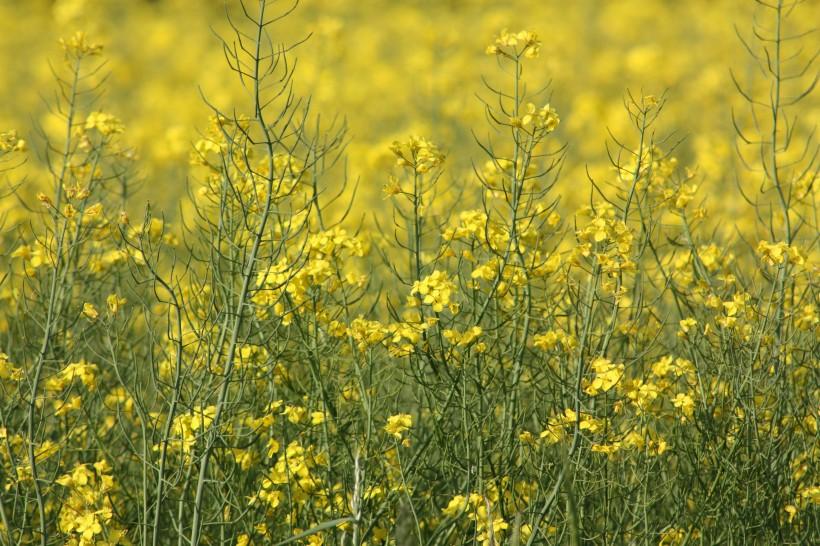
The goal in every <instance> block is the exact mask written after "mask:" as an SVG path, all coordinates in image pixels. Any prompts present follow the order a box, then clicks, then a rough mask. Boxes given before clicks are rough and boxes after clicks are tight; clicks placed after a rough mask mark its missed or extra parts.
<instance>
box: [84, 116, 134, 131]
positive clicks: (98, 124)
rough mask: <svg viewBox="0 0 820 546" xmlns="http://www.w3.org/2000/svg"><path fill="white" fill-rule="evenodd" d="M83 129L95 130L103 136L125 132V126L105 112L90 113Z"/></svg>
mask: <svg viewBox="0 0 820 546" xmlns="http://www.w3.org/2000/svg"><path fill="white" fill-rule="evenodd" d="M85 128H86V130H92V129H95V130H97V131H99V132H100V134H102V135H105V136H110V135H114V134H117V133H122V132H123V131H124V130H125V126H124V125H123V124H122V122H121V121H120V120H119V119H118V118H116V117H114V116H112V115H111V114H106V113H105V112H91V113H90V114H88V117H87V118H86V120H85Z"/></svg>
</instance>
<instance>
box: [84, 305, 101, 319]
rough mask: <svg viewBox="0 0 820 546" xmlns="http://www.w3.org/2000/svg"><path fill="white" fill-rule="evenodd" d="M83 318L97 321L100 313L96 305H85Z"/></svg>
mask: <svg viewBox="0 0 820 546" xmlns="http://www.w3.org/2000/svg"><path fill="white" fill-rule="evenodd" d="M83 316H84V317H85V318H87V319H88V320H97V317H99V316H100V312H99V311H97V308H96V307H94V304H92V303H88V302H86V303H84V304H83Z"/></svg>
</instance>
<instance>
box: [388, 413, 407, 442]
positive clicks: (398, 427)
mask: <svg viewBox="0 0 820 546" xmlns="http://www.w3.org/2000/svg"><path fill="white" fill-rule="evenodd" d="M412 426H413V416H412V415H410V414H409V413H399V414H397V415H391V416H390V417H388V418H387V424H386V425H385V426H384V430H385V432H387V433H388V434H390V435H391V436H393V437H394V438H395V439H397V440H400V439H401V436H402V434H403V433H405V432H407V431H408V430H410V427H412Z"/></svg>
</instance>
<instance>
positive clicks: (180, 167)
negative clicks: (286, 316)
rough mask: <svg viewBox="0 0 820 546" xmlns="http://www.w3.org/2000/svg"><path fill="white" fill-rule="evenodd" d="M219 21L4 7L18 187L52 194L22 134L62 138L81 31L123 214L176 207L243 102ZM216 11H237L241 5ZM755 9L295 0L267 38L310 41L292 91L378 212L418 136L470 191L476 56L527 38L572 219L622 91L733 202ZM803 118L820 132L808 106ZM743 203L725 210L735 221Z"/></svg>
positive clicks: (662, 1) (131, 1)
mask: <svg viewBox="0 0 820 546" xmlns="http://www.w3.org/2000/svg"><path fill="white" fill-rule="evenodd" d="M569 4H571V5H572V6H571V7H572V9H568V6H569ZM280 5H281V6H282V7H285V6H287V5H288V4H287V3H286V2H280ZM225 9H226V4H225V3H223V2H222V1H221V0H198V1H191V0H155V1H149V0H54V1H46V0H26V1H16V0H15V1H12V0H0V70H1V71H2V73H3V74H4V75H5V76H6V77H5V78H4V80H5V81H4V85H3V86H2V87H0V126H2V127H3V128H6V129H16V130H18V132H20V133H21V134H22V135H23V136H24V137H25V138H26V140H27V141H28V142H29V143H30V148H31V153H30V157H29V161H28V164H27V166H26V167H25V169H24V172H25V174H26V175H27V184H31V185H36V184H37V183H38V181H44V180H47V176H46V173H45V171H44V169H43V164H42V161H41V158H42V149H43V147H44V145H43V142H42V139H40V138H38V137H37V135H36V134H35V133H34V131H33V130H32V126H33V124H34V123H37V124H40V125H42V126H43V128H44V129H45V131H46V133H48V132H49V131H50V128H51V127H52V126H54V125H55V123H54V121H50V120H49V117H48V116H47V109H46V106H45V103H44V99H45V100H50V99H51V98H52V97H50V96H49V90H52V89H55V85H54V83H53V80H52V74H51V69H50V65H49V62H51V63H59V62H60V60H61V50H60V48H59V45H58V40H59V38H61V37H63V36H69V35H71V34H73V33H74V32H75V31H77V30H82V31H85V32H86V33H88V35H89V36H90V37H91V38H92V39H93V40H95V41H97V42H100V43H102V44H103V45H104V46H105V50H104V56H105V58H106V59H108V61H109V62H108V64H107V66H106V68H105V69H106V70H108V71H109V72H110V78H109V80H108V81H107V83H106V86H105V92H104V94H103V96H102V97H101V98H100V100H99V103H98V107H99V108H100V109H102V110H104V111H106V112H110V113H112V114H114V115H116V116H118V117H119V118H121V119H122V120H123V122H124V123H125V125H126V133H125V141H126V142H128V143H129V144H131V145H133V146H134V147H135V148H136V150H137V151H138V154H139V156H140V161H139V162H138V163H137V166H138V175H139V177H140V178H141V179H142V180H143V184H142V190H141V193H139V194H138V195H137V196H136V197H135V198H134V200H133V201H132V202H131V206H132V207H135V208H136V209H137V210H141V208H142V206H143V204H144V203H145V201H147V200H149V199H150V200H151V201H152V202H155V203H158V204H159V205H161V206H163V207H166V208H168V207H170V208H175V206H176V201H177V200H178V198H179V197H180V196H181V195H183V194H184V191H185V184H186V182H185V180H186V176H187V174H188V165H187V162H188V156H189V152H190V149H191V146H192V143H193V142H194V141H195V140H196V139H197V138H198V134H199V131H201V130H204V128H205V127H206V126H207V118H208V114H209V111H208V109H207V108H206V107H205V105H204V104H203V102H202V100H201V98H200V94H199V93H200V91H199V89H200V88H201V89H202V92H203V93H204V94H205V95H206V96H207V97H208V98H209V99H210V100H213V101H214V102H215V103H216V104H218V105H220V106H224V107H228V106H231V105H233V104H237V103H238V97H239V93H240V92H241V88H240V86H239V85H238V80H237V78H236V77H235V75H234V74H233V73H231V72H230V70H229V69H228V67H227V64H226V62H225V59H224V57H223V54H222V50H221V47H220V43H219V40H218V38H217V37H216V36H215V34H220V35H223V36H226V35H227V34H228V27H227V25H226V22H225V17H224V10H225ZM227 9H228V11H229V12H231V13H234V14H237V13H238V9H239V3H238V1H237V0H230V1H229V2H227ZM801 10H802V11H801V13H802V15H801V17H800V19H799V20H795V21H790V24H795V25H797V26H799V25H801V24H805V25H807V28H809V25H810V24H811V21H814V22H816V21H818V20H820V2H808V3H807V4H806V5H804V6H803V7H802V8H801ZM753 13H754V3H753V2H750V1H745V0H708V1H707V0H699V1H695V0H693V1H685V2H680V1H667V0H619V1H595V0H572V2H566V1H554V0H515V1H512V2H495V1H485V0H404V1H400V2H399V1H392V0H355V1H350V0H303V1H302V2H301V4H300V6H299V7H298V8H297V9H296V11H295V12H294V13H293V14H292V15H291V16H290V17H289V18H288V19H286V20H285V21H284V22H282V24H280V25H279V26H278V27H277V28H276V29H275V30H274V34H275V36H277V37H278V38H280V39H281V40H282V41H283V42H291V41H294V40H298V39H301V38H304V37H305V36H307V35H308V34H310V35H311V37H310V39H309V40H308V41H307V42H306V43H305V44H304V45H303V46H301V47H299V48H298V50H297V52H296V56H297V57H298V68H297V71H296V89H297V92H299V93H300V94H304V95H307V94H310V95H312V96H313V100H314V112H315V113H321V115H322V116H323V118H324V119H331V118H333V117H334V116H338V117H340V118H346V120H347V123H348V126H349V140H350V143H349V147H348V152H349V153H348V164H347V172H348V176H349V177H350V179H352V180H355V179H358V180H359V183H360V191H359V195H358V199H359V201H357V203H356V205H357V208H358V206H359V205H361V206H362V210H364V209H365V208H366V207H369V206H371V205H373V204H377V203H379V202H381V200H382V195H381V188H382V187H383V185H384V184H385V182H386V180H387V176H388V174H389V171H390V169H391V166H392V163H393V158H392V155H391V154H390V152H389V150H388V145H389V143H390V142H391V141H393V140H394V139H396V138H402V137H404V136H406V135H408V134H411V133H414V134H421V135H423V136H426V137H428V138H430V139H432V140H433V141H435V142H437V143H438V144H439V145H440V146H441V148H442V149H443V150H445V152H446V153H447V156H448V159H447V165H448V169H447V177H448V178H449V179H450V180H464V179H467V178H469V176H470V168H471V167H470V165H471V161H476V162H480V161H483V157H482V156H481V152H480V150H479V148H478V147H477V146H476V144H475V143H474V140H473V137H472V135H471V130H474V131H475V132H476V134H477V135H481V136H485V135H486V134H487V132H488V128H487V127H488V126H487V124H486V122H485V121H484V114H483V111H482V105H481V103H480V102H479V100H478V99H477V97H476V93H479V94H481V92H482V91H483V84H482V80H481V77H482V75H487V76H488V79H489V81H499V80H500V78H501V76H502V75H501V74H500V69H499V68H498V66H497V63H496V60H495V58H494V57H492V56H487V55H485V52H484V50H485V47H486V45H487V44H488V43H490V42H491V41H492V37H493V36H494V35H496V34H497V33H498V31H499V30H501V29H502V28H510V29H511V30H517V29H521V28H526V29H528V30H532V31H534V32H536V33H538V35H539V37H540V39H541V40H542V41H543V46H542V52H541V56H540V57H539V58H538V59H536V60H534V61H532V62H530V63H529V64H528V66H527V67H526V73H525V78H526V79H527V81H528V82H529V88H530V90H535V89H537V88H539V87H541V86H542V85H545V84H547V83H549V89H548V94H547V95H546V96H545V99H544V102H547V100H548V101H549V102H550V103H551V104H552V105H553V106H554V107H555V108H556V109H557V111H558V112H559V114H560V116H561V120H562V125H561V127H560V129H559V131H558V132H557V133H556V136H557V138H558V139H559V140H561V141H563V142H567V143H568V144H569V148H568V156H567V163H566V166H565V169H564V173H563V175H562V182H561V183H560V185H559V186H558V192H559V193H560V194H561V195H562V198H563V202H564V204H565V206H569V209H570V210H572V209H573V208H574V207H575V206H577V205H580V204H582V203H583V202H585V201H586V200H587V198H588V190H586V189H584V190H583V191H579V188H588V184H587V182H586V174H585V167H586V166H589V168H590V172H591V173H593V175H594V176H595V177H596V178H598V179H601V180H606V178H607V177H609V178H611V177H612V170H611V168H610V166H609V162H608V160H607V157H606V153H605V147H604V143H605V139H606V138H607V128H609V129H610V130H612V131H613V132H614V134H616V135H619V134H627V133H628V122H629V120H628V117H627V115H626V113H625V111H624V108H623V101H624V97H625V93H626V91H627V90H630V91H632V92H633V93H635V94H637V95H640V94H641V93H652V94H656V95H660V94H662V93H664V92H665V91H668V104H667V107H666V109H665V113H664V115H663V117H662V119H661V124H660V128H661V129H662V130H663V131H664V132H676V133H677V134H678V135H679V136H680V137H686V140H685V141H684V142H683V143H682V145H681V147H680V149H679V150H678V151H677V153H676V155H677V156H678V157H679V158H680V160H681V163H682V164H684V165H687V166H691V167H693V168H694V167H697V169H698V173H699V174H698V179H697V180H698V182H699V183H700V184H701V192H704V191H705V192H706V193H705V194H704V193H702V194H701V195H706V194H708V195H715V194H719V195H723V194H724V193H725V192H735V191H736V190H735V187H734V172H735V170H736V165H735V163H736V161H735V160H734V159H733V157H734V150H733V149H732V143H733V142H735V141H736V140H737V139H736V137H735V134H734V130H733V128H732V124H731V116H730V111H731V110H730V106H731V105H734V106H735V107H736V108H737V109H738V112H739V115H741V116H745V115H747V113H746V111H745V108H744V106H745V105H744V104H743V102H742V100H741V99H740V97H739V95H738V93H737V91H736V90H735V88H734V85H733V83H732V80H731V78H730V75H729V68H733V69H734V70H735V73H736V74H737V75H738V78H739V79H740V80H741V81H742V82H745V81H748V80H750V79H751V78H752V77H755V69H754V66H753V64H752V61H751V60H750V58H749V56H748V55H747V54H746V53H745V52H744V50H743V47H742V45H741V42H740V41H739V39H738V37H737V35H736V32H735V27H734V25H736V24H739V25H740V28H739V30H740V32H741V33H742V34H746V35H748V34H749V29H748V28H746V27H748V25H747V24H746V23H747V22H749V21H751V20H752V19H751V18H752V15H753ZM799 30H801V29H799V28H792V29H791V31H799ZM815 41H816V40H815ZM811 54H813V51H812V50H811V48H806V51H805V52H803V53H802V55H803V56H804V57H805V58H806V59H808V58H809V56H810V55H811ZM758 76H759V75H758ZM812 76H813V74H807V76H806V78H807V79H810V78H811V77H812ZM758 79H760V78H758ZM764 91H765V89H764ZM815 95H816V94H815ZM536 102H538V101H536ZM801 108H802V112H803V117H804V118H805V117H808V118H809V119H810V120H811V119H814V120H817V119H820V105H819V104H818V100H817V98H816V97H815V98H811V97H810V99H809V102H807V103H803V104H802V106H801ZM732 195H734V193H732ZM738 201H739V200H732V201H731V202H728V201H723V202H721V206H723V207H728V208H729V209H730V211H735V212H737V211H738V210H740V209H736V208H735V207H740V206H741V205H740V204H739V203H738ZM712 202H713V203H716V202H718V201H716V200H714V201H712ZM355 212H356V211H355V210H354V213H355Z"/></svg>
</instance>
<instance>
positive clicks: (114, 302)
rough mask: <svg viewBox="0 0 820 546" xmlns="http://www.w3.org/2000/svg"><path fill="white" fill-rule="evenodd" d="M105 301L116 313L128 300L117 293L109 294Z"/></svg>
mask: <svg viewBox="0 0 820 546" xmlns="http://www.w3.org/2000/svg"><path fill="white" fill-rule="evenodd" d="M105 303H106V304H107V305H108V310H109V311H110V312H111V314H112V315H116V314H117V312H118V311H119V310H120V307H122V306H123V305H125V303H126V300H125V298H121V297H119V296H118V295H116V294H109V295H108V297H107V298H105Z"/></svg>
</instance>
